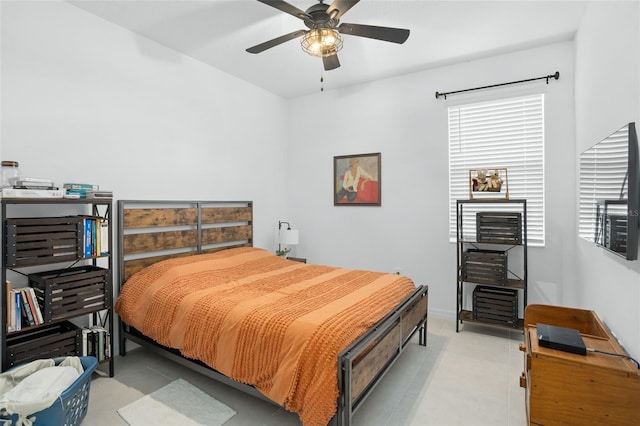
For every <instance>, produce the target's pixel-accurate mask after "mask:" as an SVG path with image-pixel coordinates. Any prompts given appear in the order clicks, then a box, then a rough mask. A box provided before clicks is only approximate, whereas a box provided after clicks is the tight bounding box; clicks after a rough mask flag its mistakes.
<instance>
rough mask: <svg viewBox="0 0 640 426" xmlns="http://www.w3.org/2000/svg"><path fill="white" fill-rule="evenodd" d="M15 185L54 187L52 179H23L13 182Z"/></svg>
mask: <svg viewBox="0 0 640 426" xmlns="http://www.w3.org/2000/svg"><path fill="white" fill-rule="evenodd" d="M13 184H14V185H40V186H53V181H52V180H51V179H45V178H37V177H23V178H20V179H17V180H16V181H15V182H13Z"/></svg>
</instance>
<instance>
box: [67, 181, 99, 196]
mask: <svg viewBox="0 0 640 426" xmlns="http://www.w3.org/2000/svg"><path fill="white" fill-rule="evenodd" d="M63 188H64V189H65V191H66V194H65V197H67V198H87V193H89V192H94V191H98V190H99V189H100V187H99V186H98V185H95V184H92V183H65V184H64V185H63Z"/></svg>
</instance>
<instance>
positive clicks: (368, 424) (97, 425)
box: [82, 317, 526, 426]
mask: <svg viewBox="0 0 640 426" xmlns="http://www.w3.org/2000/svg"><path fill="white" fill-rule="evenodd" d="M522 338H523V335H522V332H520V331H516V330H514V331H510V330H506V329H499V328H493V327H484V326H481V325H477V324H464V325H463V326H462V327H461V331H460V333H456V331H455V322H454V321H451V320H445V319H441V318H433V317H431V318H429V327H428V337H427V347H426V348H425V347H422V346H419V345H418V344H417V336H415V337H414V341H415V344H414V343H412V344H410V345H409V347H408V348H407V349H406V350H405V352H404V354H403V355H402V357H401V358H400V359H399V360H398V361H397V362H396V364H395V365H394V366H393V368H392V370H391V371H390V372H389V374H387V376H386V377H385V378H383V380H382V382H381V384H380V385H379V386H378V387H377V388H376V389H375V391H374V392H373V393H372V394H371V396H370V397H369V399H367V401H366V402H365V403H364V405H363V406H362V408H361V409H360V410H359V411H358V412H357V413H356V414H355V416H354V424H355V425H356V426H378V425H380V426H382V425H389V426H398V425H415V426H422V425H425V426H426V425H443V426H444V425H491V426H495V425H505V426H518V425H526V414H525V403H524V390H523V389H522V388H520V387H519V376H520V373H521V372H522V366H523V355H522V353H521V352H520V351H519V350H518V344H519V343H520V342H521V341H522ZM115 369H116V375H115V377H114V378H113V379H109V378H106V377H97V376H94V379H93V381H92V383H91V393H90V402H89V411H88V413H87V417H86V418H85V420H84V422H83V423H82V425H83V426H117V425H126V423H125V422H124V421H123V420H122V419H121V418H120V417H119V416H118V414H117V413H116V410H117V409H118V408H120V407H122V406H124V405H126V404H128V403H129V402H132V401H135V400H136V399H138V398H140V397H141V396H142V395H143V394H147V393H150V392H153V391H154V390H156V389H159V388H160V387H162V386H164V385H166V384H168V383H170V382H171V381H173V380H175V379H177V378H183V379H185V380H187V381H189V382H190V383H192V384H193V385H195V386H197V387H199V388H200V389H202V390H204V391H205V392H207V393H209V394H210V395H211V396H213V397H214V398H216V399H218V400H219V401H222V402H224V403H225V404H227V405H229V406H230V407H232V408H233V409H235V410H236V411H237V412H238V414H237V415H236V416H234V417H233V418H232V419H231V420H229V421H228V422H227V423H226V424H225V426H251V425H266V426H276V425H277V426H282V425H300V421H299V420H298V417H297V415H295V414H293V413H289V412H287V411H285V410H283V409H280V408H278V407H276V406H274V405H271V404H269V403H267V402H264V401H261V400H259V399H257V398H254V397H251V396H248V395H245V394H243V393H241V392H239V391H236V390H235V389H232V388H230V387H228V386H225V385H222V384H220V383H217V382H214V381H212V380H211V379H209V378H207V377H205V376H203V375H200V374H198V373H195V372H192V371H191V370H188V369H186V368H185V367H182V366H180V365H178V364H176V363H174V362H171V361H168V360H166V359H164V358H162V357H160V356H158V355H154V354H153V353H151V352H148V351H146V350H135V351H131V352H129V354H127V356H126V357H122V358H121V357H118V358H116V364H115Z"/></svg>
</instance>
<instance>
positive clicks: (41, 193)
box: [2, 188, 64, 198]
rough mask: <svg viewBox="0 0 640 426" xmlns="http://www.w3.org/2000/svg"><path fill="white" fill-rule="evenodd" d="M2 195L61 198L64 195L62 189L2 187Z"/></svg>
mask: <svg viewBox="0 0 640 426" xmlns="http://www.w3.org/2000/svg"><path fill="white" fill-rule="evenodd" d="M2 197H4V198H62V197H64V190H61V189H17V188H2Z"/></svg>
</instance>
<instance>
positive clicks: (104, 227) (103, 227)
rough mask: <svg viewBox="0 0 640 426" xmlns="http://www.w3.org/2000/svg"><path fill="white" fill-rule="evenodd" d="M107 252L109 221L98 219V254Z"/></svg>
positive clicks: (106, 253) (101, 254)
mask: <svg viewBox="0 0 640 426" xmlns="http://www.w3.org/2000/svg"><path fill="white" fill-rule="evenodd" d="M108 254H109V222H107V221H106V220H105V219H103V220H102V221H100V256H106V255H108Z"/></svg>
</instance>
